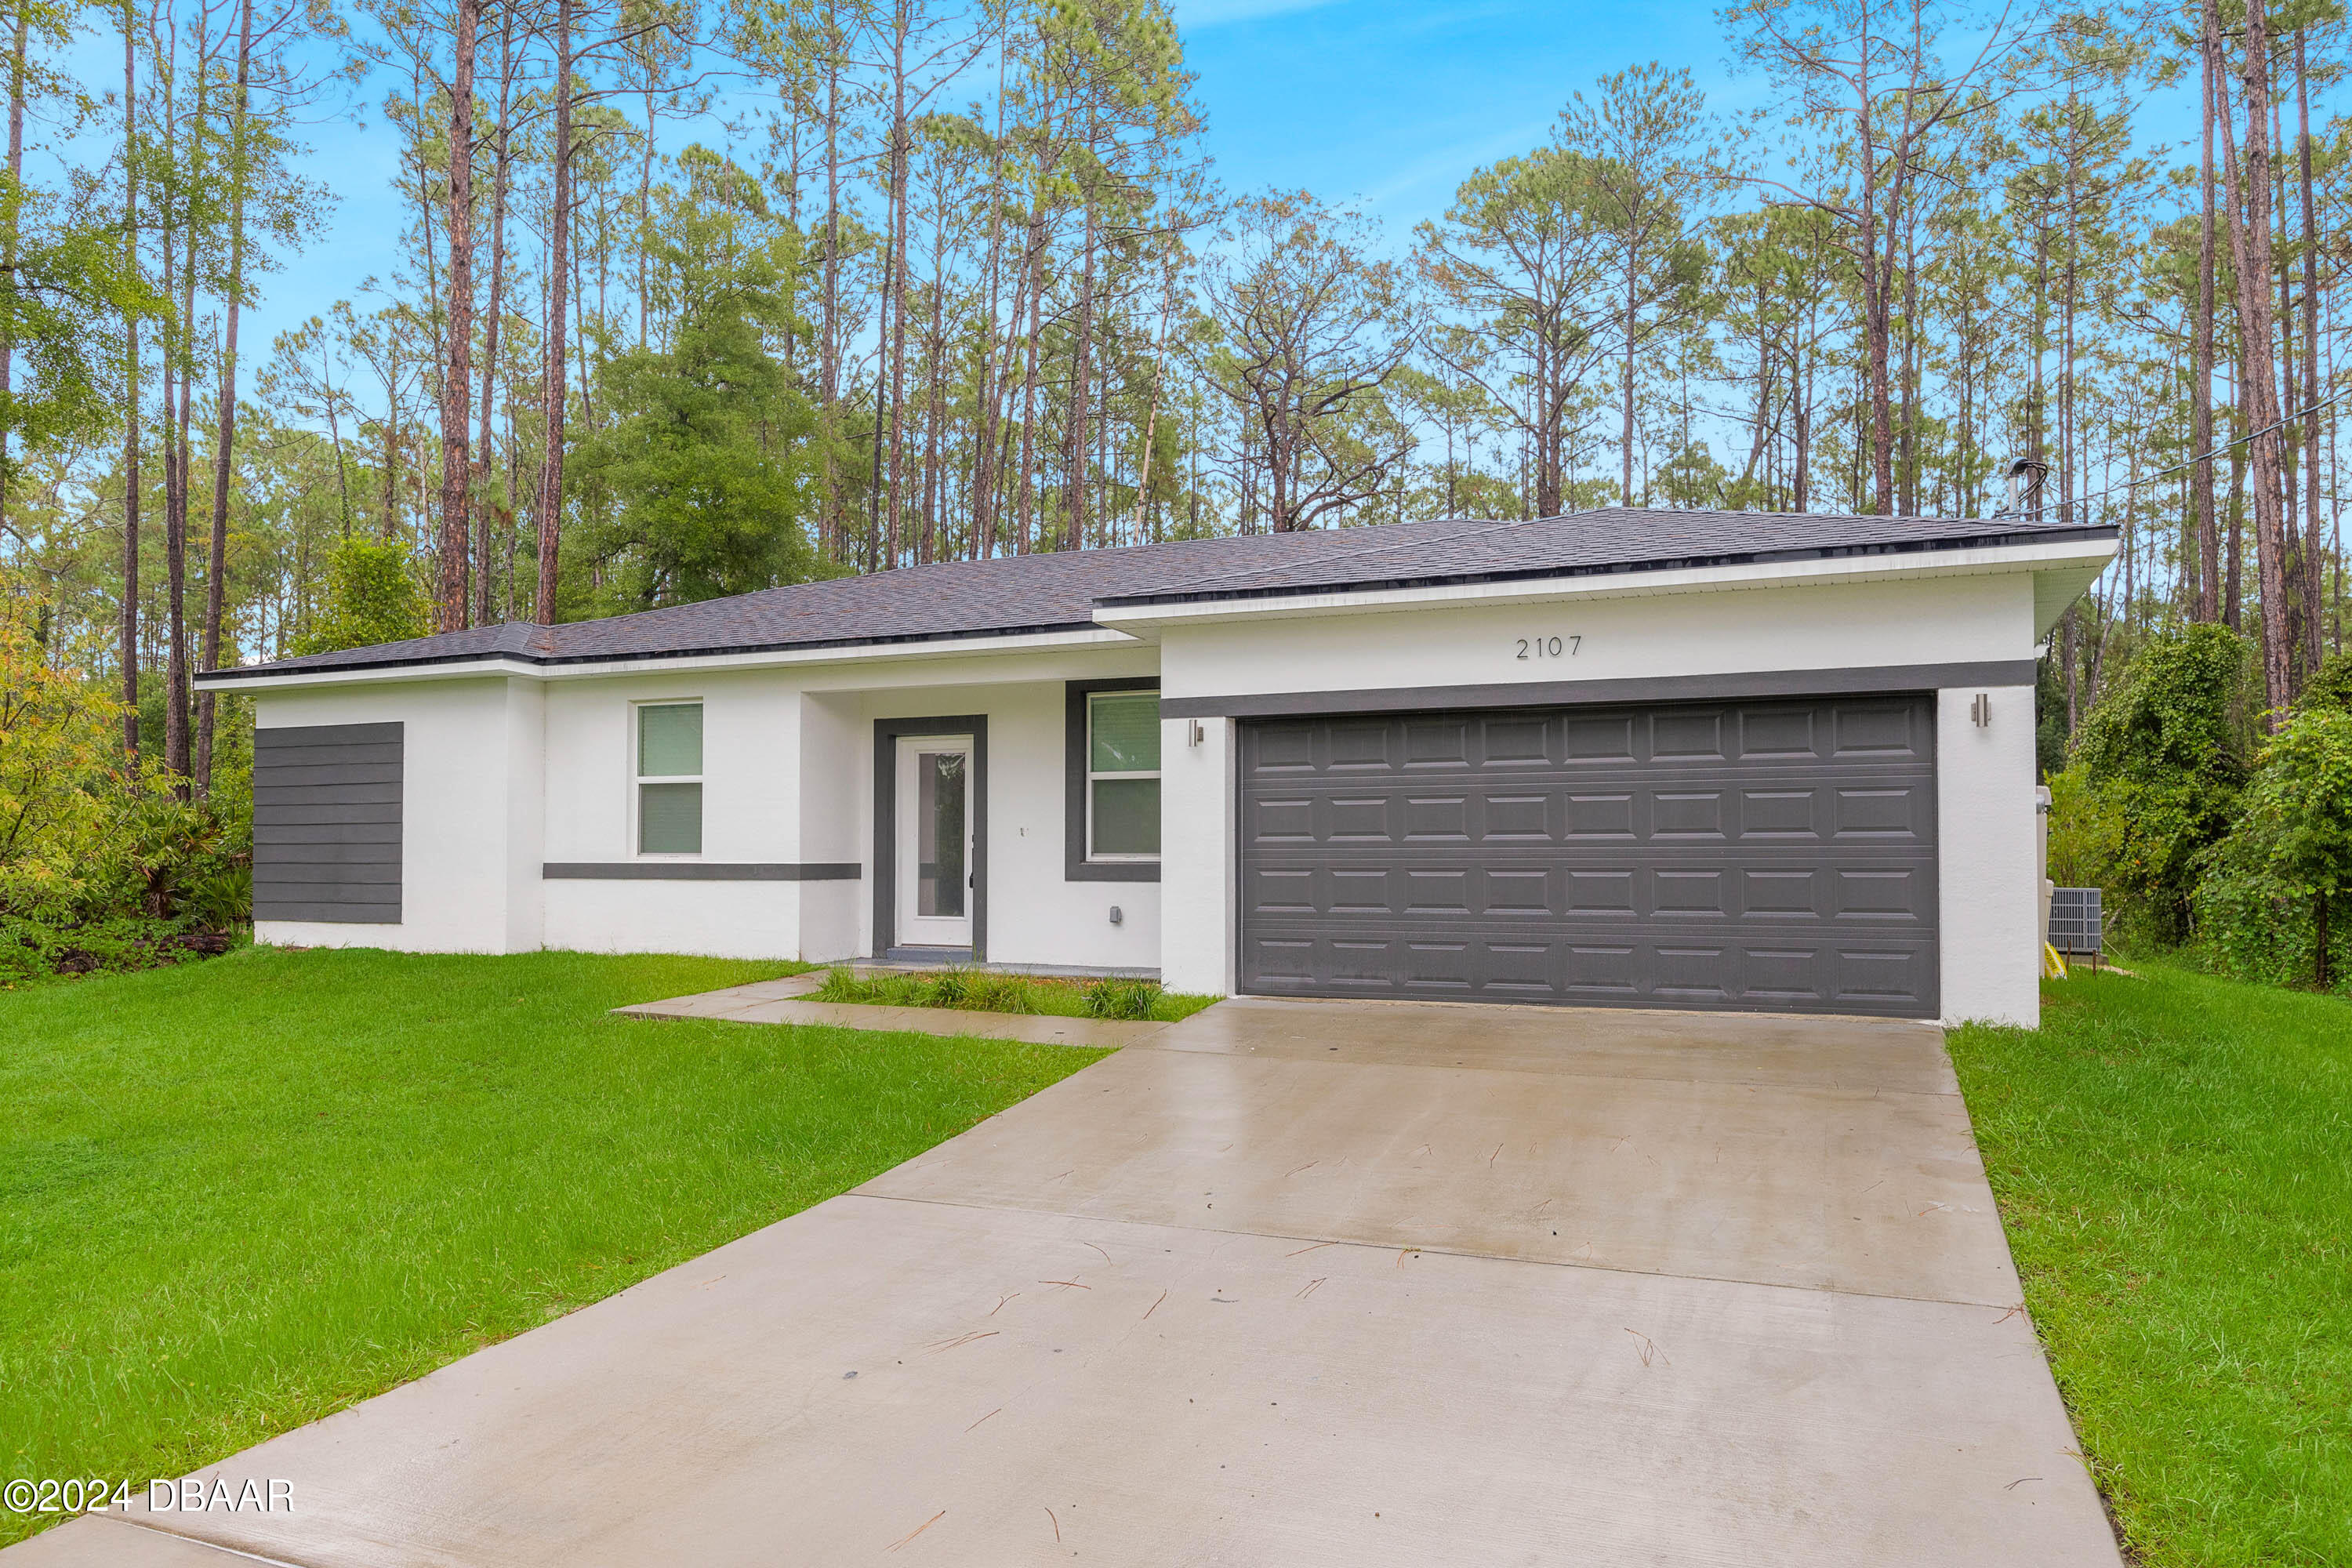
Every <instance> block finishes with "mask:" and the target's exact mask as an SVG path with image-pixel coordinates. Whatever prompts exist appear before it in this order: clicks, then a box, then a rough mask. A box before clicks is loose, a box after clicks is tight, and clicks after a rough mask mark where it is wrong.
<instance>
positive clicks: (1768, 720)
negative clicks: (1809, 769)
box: [1737, 708, 1821, 763]
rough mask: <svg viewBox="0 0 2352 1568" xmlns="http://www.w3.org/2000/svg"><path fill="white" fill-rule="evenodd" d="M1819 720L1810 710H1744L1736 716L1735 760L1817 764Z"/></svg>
mask: <svg viewBox="0 0 2352 1568" xmlns="http://www.w3.org/2000/svg"><path fill="white" fill-rule="evenodd" d="M1819 717H1820V714H1819V712H1818V710H1814V709H1812V708H1748V709H1742V710H1740V713H1739V729H1738V736H1739V739H1738V752H1737V754H1738V757H1739V760H1740V761H1742V762H1747V763H1755V762H1764V761H1775V762H1786V761H1790V760H1801V761H1804V762H1809V763H1811V762H1819V761H1820V760H1821V740H1820V734H1819V726H1818V725H1817V724H1816V722H1815V721H1816V720H1817V719H1818V718H1819Z"/></svg>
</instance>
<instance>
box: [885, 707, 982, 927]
mask: <svg viewBox="0 0 2352 1568" xmlns="http://www.w3.org/2000/svg"><path fill="white" fill-rule="evenodd" d="M901 735H970V736H971V951H972V953H973V955H974V957H975V960H982V959H985V958H987V956H988V715H987V714H985V713H951V714H948V715H945V716H943V717H932V718H916V719H877V720H875V721H874V947H873V951H874V952H889V951H890V949H892V948H894V947H896V946H898V737H899V736H901Z"/></svg>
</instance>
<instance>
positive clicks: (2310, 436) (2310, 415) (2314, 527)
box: [2294, 29, 2327, 980]
mask: <svg viewBox="0 0 2352 1568" xmlns="http://www.w3.org/2000/svg"><path fill="white" fill-rule="evenodd" d="M2307 31H2308V29H2299V30H2297V32H2296V33H2295V35H2294V110H2295V161H2296V164H2297V169H2298V174H2299V183H2300V187H2301V195H2302V203H2303V406H2304V408H2305V409H2306V410H2309V412H2307V413H2305V415H2304V418H2303V504H2304V535H2303V539H2304V543H2303V563H2304V583H2303V591H2304V614H2303V626H2304V668H2305V672H2306V677H2305V678H2306V679H2308V675H2309V672H2313V671H2316V670H2317V669H2318V668H2319V664H2320V660H2321V659H2323V658H2326V654H2327V650H2326V638H2325V635H2324V634H2325V631H2326V603H2325V600H2324V597H2323V589H2322V584H2323V583H2324V581H2325V579H2326V571H2325V563H2326V559H2327V557H2326V554H2325V553H2323V551H2322V543H2323V542H2322V540H2321V538H2320V530H2319V415H2318V405H2319V220H2318V216H2317V214H2316V210H2315V206H2314V204H2313V195H2312V181H2311V81H2310V59H2309V56H2308V53H2307V49H2306V44H2305V33H2306V32H2307ZM2321 908H2322V910H2323V911H2324V910H2325V909H2326V905H2325V904H2322V906H2321ZM2322 952H2323V954H2324V953H2325V949H2324V948H2323V949H2322ZM2325 978H2326V976H2325V975H2323V976H2322V979H2323V980H2324V979H2325Z"/></svg>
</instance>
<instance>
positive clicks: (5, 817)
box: [0, 572, 253, 984]
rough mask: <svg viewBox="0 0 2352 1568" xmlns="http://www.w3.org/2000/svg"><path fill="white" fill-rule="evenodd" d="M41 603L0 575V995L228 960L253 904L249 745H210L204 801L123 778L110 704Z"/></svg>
mask: <svg viewBox="0 0 2352 1568" xmlns="http://www.w3.org/2000/svg"><path fill="white" fill-rule="evenodd" d="M45 605H46V601H45V600H44V599H43V598H42V596H41V595H39V594H38V592H37V590H36V589H35V588H34V587H33V586H32V585H31V584H28V583H26V582H24V581H23V580H22V579H20V578H17V577H15V576H13V575H12V574H7V573H5V572H0V984H9V983H13V982H15V981H18V980H23V979H28V978H33V977H37V976H41V975H47V974H58V973H63V974H79V973H91V972H92V971H96V970H107V969H136V968H143V967H145V966H147V965H149V964H152V963H174V962H177V961H178V960H180V959H182V958H185V957H190V956H198V955H204V954H208V953H214V952H222V951H225V950H226V948H227V947H228V946H229V945H230V943H231V942H233V940H234V933H235V932H236V928H237V927H238V926H239V925H240V924H241V923H242V922H243V921H245V920H246V918H247V911H248V910H250V908H251V903H252V876H251V859H252V857H251V827H250V824H251V821H252V816H253V814H252V811H251V809H250V804H249V802H250V796H251V768H250V761H249V759H250V747H249V744H247V743H244V742H243V741H242V737H241V733H240V726H238V725H237V724H236V723H235V722H234V718H235V715H234V714H233V713H231V712H224V714H223V715H222V717H223V719H224V721H226V722H224V724H223V726H222V728H221V731H219V733H218V734H217V735H216V745H215V763H216V764H217V765H216V767H215V773H214V785H215V787H214V792H213V798H212V799H211V800H210V801H206V802H190V801H184V800H181V799H180V798H179V797H178V796H177V795H176V794H175V793H174V792H173V789H172V788H171V786H170V783H169V781H167V780H166V779H165V778H164V777H163V776H162V775H161V774H160V773H152V772H151V773H133V772H132V771H131V770H130V769H129V768H128V767H126V765H125V763H124V760H123V756H122V750H121V733H122V708H121V704H120V703H119V702H117V701H116V700H114V699H113V698H112V697H111V696H110V695H109V694H108V693H107V692H106V691H105V690H104V689H102V688H101V687H100V686H99V685H98V684H96V683H95V682H94V681H93V680H92V679H90V677H89V668H90V665H91V664H92V663H94V662H95V661H94V660H91V659H89V658H88V657H87V655H88V653H89V650H88V649H84V648H79V647H59V646H56V645H55V644H54V643H53V641H52V639H51V635H50V633H51V624H50V622H49V619H48V617H47V616H45V615H44V614H43V610H44V607H45Z"/></svg>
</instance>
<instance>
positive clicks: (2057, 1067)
mask: <svg viewBox="0 0 2352 1568" xmlns="http://www.w3.org/2000/svg"><path fill="white" fill-rule="evenodd" d="M2135 967H2136V968H2137V970H2138V973H2139V976H2140V977H2139V978H2137V979H2130V978H2125V977H2122V976H2117V975H2113V974H2102V975H2096V976H2094V975H2090V974H2087V973H2082V972H2077V973H2076V975H2075V977H2074V978H2073V979H2070V980H2065V981H2060V982H2053V983H2051V984H2046V985H2045V986H2043V988H2042V1027H2041V1028H2040V1029H2039V1030H2031V1031H2029V1030H2023V1029H1998V1028H1989V1027H1982V1026H1969V1027H1966V1028H1962V1029H1958V1030H1956V1031H1954V1032H1953V1034H1952V1036H1951V1050H1952V1059H1953V1062H1954V1065H1955V1066H1957V1067H1958V1069H1959V1076H1960V1084H1961V1088H1962V1089H1963V1090H1964V1091H1965V1093H1966V1095H1967V1098H1968V1106H1969V1115H1970V1116H1971V1118H1973V1120H1974V1121H1975V1123H1976V1132H1977V1140H1978V1142H1979V1144H1980V1145H1981V1146H1982V1148H1983V1150H1984V1154H1985V1163H1986V1166H1987V1169H1988V1171H1989V1173H1990V1175H1991V1178H1992V1186H1993V1191H1994V1193H1995V1194H1996V1195H1997V1196H1998V1197H1999V1199H2000V1209H2001V1217H2002V1220H2003V1222H2004V1223H2005V1224H2006V1225H2007V1226H2008V1230H2009V1239H2010V1245H2011V1247H2012V1248H2013V1249H2014V1251H2015V1252H2016V1255H2017V1262H2018V1268H2019V1270H2020V1272H2021V1274H2022V1275H2023V1276H2024V1281H2025V1300H2026V1303H2027V1305H2028V1306H2029V1307H2030V1308H2031V1310H2032V1314H2033V1320H2034V1324H2035V1326H2036V1327H2037V1328H2038V1329H2039V1330H2040V1331H2041V1334H2042V1342H2043V1344H2045V1345H2046V1346H2047V1347H2048V1349H2049V1352H2050V1357H2051V1362H2052V1364H2053V1368H2054V1369H2055V1371H2056V1373H2057V1375H2058V1382H2059V1385H2060V1387H2061V1388H2063V1390H2064V1392H2065V1395H2066V1400H2067V1403H2068V1405H2070V1406H2071V1407H2072V1409H2073V1412H2074V1428H2075V1431H2076V1433H2077V1434H2078V1435H2079V1436H2080V1437H2081V1439H2082V1442H2083V1447H2084V1452H2085V1453H2086V1454H2087V1455H2088V1456H2089V1457H2090V1459H2091V1463H2092V1466H2093V1468H2094V1470H2095V1473H2096V1474H2097V1476H2098V1479H2099V1481H2100V1484H2101V1486H2102V1487H2103V1488H2104V1489H2105V1491H2106V1493H2107V1497H2108V1499H2109V1501H2110V1502H2111V1504H2112V1505H2113V1507H2114V1510H2115V1512H2116V1518H2117V1519H2118V1520H2119V1521H2121V1523H2122V1526H2123V1529H2124V1532H2125V1535H2126V1540H2127V1541H2128V1542H2129V1544H2130V1545H2131V1547H2132V1549H2133V1550H2134V1551H2135V1552H2137V1553H2138V1554H2139V1557H2140V1559H2141V1561H2142V1562H2144V1563H2149V1564H2152V1565H2153V1564H2162V1565H2172V1564H2190V1563H2194V1564H2198V1565H2200V1568H2206V1565H2212V1564H2231V1565H2234V1564H2240V1563H2313V1564H2317V1563H2352V1246H2347V1236H2352V1005H2347V1004H2346V1003H2345V1002H2343V1001H2342V1000H2340V999H2337V998H2335V997H2328V996H2318V995H2310V994H2302V993H2297V992H2289V991H2277V990H2271V989H2267V988H2263V987H2260V986H2254V985H2247V984H2237V983H2234V982H2231V981H2227V980H2220V979H2214V978H2211V977H2209V976H2205V975H2200V974H2194V973H2188V972H2186V971H2182V970H2177V969H2171V968H2167V967H2165V966H2163V965H2160V964H2157V963H2148V964H2145V965H2141V964H2138V963H2137V962H2136V963H2135Z"/></svg>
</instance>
